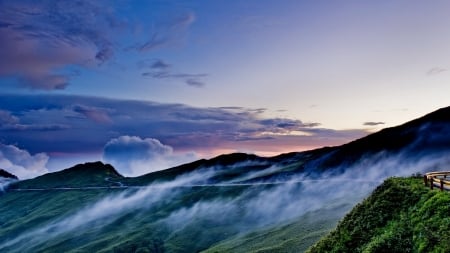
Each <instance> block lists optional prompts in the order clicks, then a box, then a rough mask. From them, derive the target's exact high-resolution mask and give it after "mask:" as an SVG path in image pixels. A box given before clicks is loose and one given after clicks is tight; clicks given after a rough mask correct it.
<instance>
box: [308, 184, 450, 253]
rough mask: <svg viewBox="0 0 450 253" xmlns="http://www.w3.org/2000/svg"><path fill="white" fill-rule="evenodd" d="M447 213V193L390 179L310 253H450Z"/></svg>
mask: <svg viewBox="0 0 450 253" xmlns="http://www.w3.org/2000/svg"><path fill="white" fill-rule="evenodd" d="M449 213H450V193H449V192H440V191H437V190H434V191H433V190H429V189H428V188H426V187H424V185H423V180H422V178H420V177H419V178H390V179H388V180H386V181H385V182H384V183H383V184H382V185H381V186H379V187H378V188H377V189H376V190H375V191H374V192H373V194H372V195H370V196H369V197H368V198H367V199H365V200H364V201H363V202H362V203H360V204H358V205H357V206H356V207H355V208H354V209H353V210H352V211H351V212H350V213H349V214H347V215H346V216H345V218H344V219H343V220H342V221H341V222H340V223H339V225H338V226H337V228H336V229H335V230H334V231H332V232H331V233H330V234H329V235H327V236H326V237H325V238H323V239H322V240H320V241H319V242H318V243H317V244H316V245H314V246H313V247H311V248H310V249H309V251H308V252H309V253H315V252H367V253H369V252H392V253H394V252H399V253H400V252H450V230H449V226H450V216H449Z"/></svg>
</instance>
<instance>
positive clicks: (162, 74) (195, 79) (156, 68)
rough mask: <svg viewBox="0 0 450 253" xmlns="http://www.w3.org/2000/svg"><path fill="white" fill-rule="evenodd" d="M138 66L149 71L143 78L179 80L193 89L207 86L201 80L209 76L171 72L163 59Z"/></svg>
mask: <svg viewBox="0 0 450 253" xmlns="http://www.w3.org/2000/svg"><path fill="white" fill-rule="evenodd" d="M138 66H139V67H140V68H141V69H147V71H145V72H143V73H142V74H141V75H142V76H143V77H150V78H155V79H179V80H182V81H183V82H184V83H186V84H187V85H189V86H193V87H203V86H205V83H204V82H203V81H202V80H201V79H202V78H204V77H207V76H208V75H207V74H186V73H177V72H174V71H173V70H171V67H172V66H171V65H170V64H168V63H166V62H164V61H163V60H161V59H156V60H153V61H148V60H146V61H141V62H139V63H138Z"/></svg>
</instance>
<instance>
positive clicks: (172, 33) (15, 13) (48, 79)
mask: <svg viewBox="0 0 450 253" xmlns="http://www.w3.org/2000/svg"><path fill="white" fill-rule="evenodd" d="M126 5H127V3H122V4H117V5H115V4H111V2H110V1H106V0H99V1H88V0H77V1H72V0H61V1H27V0H24V1H13V0H5V1H0V45H1V47H0V55H1V57H0V78H2V77H3V78H5V77H6V78H13V79H14V80H15V81H16V83H17V84H18V86H19V87H26V88H30V89H38V90H47V91H50V90H61V89H65V88H66V87H67V86H68V85H69V84H70V82H71V78H72V77H74V75H73V73H71V72H70V70H69V68H70V69H73V68H74V67H77V68H80V69H91V68H95V67H97V66H99V65H103V64H105V63H107V62H112V61H116V60H118V59H115V55H118V54H116V52H117V51H118V50H123V49H124V48H126V46H125V45H122V41H123V40H122V39H121V38H122V37H123V36H127V38H128V39H129V40H131V41H134V42H135V43H137V44H139V46H138V47H135V49H136V50H138V51H141V52H145V51H150V50H153V49H157V48H161V47H166V46H168V45H170V44H176V43H177V41H180V40H183V38H184V34H185V33H186V31H187V29H188V27H189V26H190V25H191V24H192V22H193V21H194V20H195V15H194V14H193V13H185V14H181V15H180V14H178V15H171V16H170V17H168V18H166V19H167V20H166V21H164V22H160V21H158V20H155V23H152V24H137V23H132V22H131V21H130V20H128V19H124V18H122V17H121V11H122V10H116V9H115V8H117V7H118V6H120V7H124V6H126ZM136 26H142V29H144V30H147V31H148V32H149V33H150V34H153V35H151V36H150V39H146V40H147V41H146V42H140V41H142V40H144V38H142V36H139V35H138V34H135V33H134V32H133V31H134V29H135V27H136ZM155 67H156V66H155ZM161 67H162V65H160V66H159V68H160V69H161ZM197 81H198V82H200V81H199V80H197Z"/></svg>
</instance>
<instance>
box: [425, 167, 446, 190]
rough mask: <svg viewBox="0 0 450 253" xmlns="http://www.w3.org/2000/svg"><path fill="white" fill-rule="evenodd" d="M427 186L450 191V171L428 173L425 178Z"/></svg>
mask: <svg viewBox="0 0 450 253" xmlns="http://www.w3.org/2000/svg"><path fill="white" fill-rule="evenodd" d="M423 181H424V183H425V186H430V189H432V190H433V189H434V187H438V188H439V189H440V190H441V191H443V190H450V171H436V172H428V173H426V174H425V175H424V176H423Z"/></svg>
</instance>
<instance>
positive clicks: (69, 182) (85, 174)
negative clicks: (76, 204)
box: [13, 161, 123, 188]
mask: <svg viewBox="0 0 450 253" xmlns="http://www.w3.org/2000/svg"><path fill="white" fill-rule="evenodd" d="M122 178H123V176H122V175H120V174H119V173H118V172H117V170H116V169H115V168H114V167H113V166H111V165H110V164H104V163H102V162H99V161H98V162H87V163H83V164H77V165H75V166H73V167H70V168H68V169H64V170H61V171H57V172H52V173H48V174H45V175H42V176H39V177H36V178H33V179H29V180H24V181H20V182H18V183H16V184H15V185H14V186H13V187H16V188H58V187H89V186H116V185H120V183H118V181H117V180H120V179H122Z"/></svg>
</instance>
